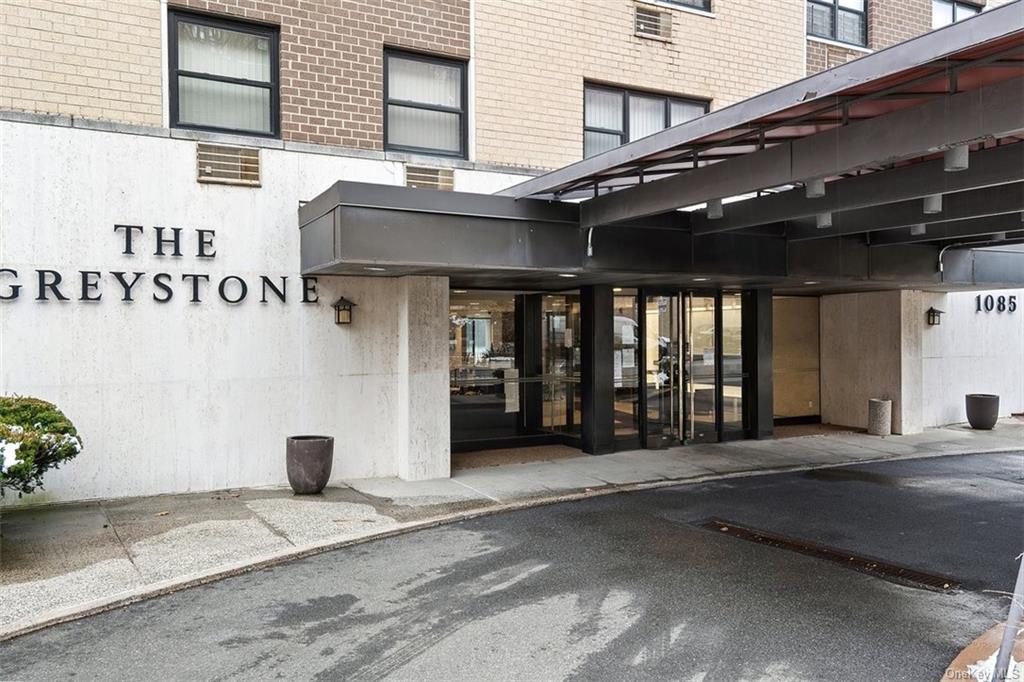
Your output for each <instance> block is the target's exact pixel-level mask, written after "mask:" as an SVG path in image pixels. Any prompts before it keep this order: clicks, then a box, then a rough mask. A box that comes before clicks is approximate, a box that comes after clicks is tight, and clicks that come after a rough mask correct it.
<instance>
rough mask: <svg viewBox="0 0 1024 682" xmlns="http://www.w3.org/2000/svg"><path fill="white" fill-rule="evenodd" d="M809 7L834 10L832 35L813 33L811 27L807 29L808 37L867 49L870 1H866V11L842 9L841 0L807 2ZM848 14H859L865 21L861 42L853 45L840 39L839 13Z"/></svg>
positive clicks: (808, 0) (811, 0)
mask: <svg viewBox="0 0 1024 682" xmlns="http://www.w3.org/2000/svg"><path fill="white" fill-rule="evenodd" d="M807 5H819V6H821V7H828V8H831V10H832V35H830V36H823V35H820V34H818V33H811V31H810V26H807V27H805V30H806V31H807V35H808V36H810V37H812V38H821V39H823V40H831V41H833V42H837V43H842V44H843V45H853V46H855V47H867V46H868V0H864V9H863V10H855V9H850V8H849V7H841V6H840V5H839V0H807ZM840 10H841V11H843V12H848V13H850V14H859V15H860V16H861V18H862V19H863V25H864V30H863V31H862V33H861V37H860V38H861V39H860V42H857V43H851V42H850V41H848V40H840V39H839V12H840Z"/></svg>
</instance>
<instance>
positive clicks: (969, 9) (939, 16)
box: [932, 0, 981, 28]
mask: <svg viewBox="0 0 1024 682" xmlns="http://www.w3.org/2000/svg"><path fill="white" fill-rule="evenodd" d="M979 12H981V8H980V7H978V6H977V5H972V4H970V3H966V2H953V1H952V0H932V28H942V27H943V26H949V25H950V24H952V23H954V22H957V21H963V20H964V19H969V18H970V17H973V16H974V15H975V14H978V13H979Z"/></svg>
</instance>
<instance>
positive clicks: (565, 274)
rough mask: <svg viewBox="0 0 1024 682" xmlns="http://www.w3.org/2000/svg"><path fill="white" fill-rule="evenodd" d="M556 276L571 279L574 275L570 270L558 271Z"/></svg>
mask: <svg viewBox="0 0 1024 682" xmlns="http://www.w3.org/2000/svg"><path fill="white" fill-rule="evenodd" d="M558 276H559V277H565V278H566V279H572V278H573V277H575V276H576V275H574V274H572V273H571V272H560V273H558Z"/></svg>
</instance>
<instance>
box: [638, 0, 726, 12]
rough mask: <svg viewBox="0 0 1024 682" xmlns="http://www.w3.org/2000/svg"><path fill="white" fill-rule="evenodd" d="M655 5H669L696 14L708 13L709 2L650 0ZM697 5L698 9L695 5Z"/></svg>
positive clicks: (709, 0) (708, 0)
mask: <svg viewBox="0 0 1024 682" xmlns="http://www.w3.org/2000/svg"><path fill="white" fill-rule="evenodd" d="M650 1H651V2H654V3H655V4H660V5H671V6H673V7H679V8H682V9H695V10H697V11H698V12H710V11H711V0H695V1H694V0H650ZM698 3H699V5H700V6H699V7H698V6H697V4H698Z"/></svg>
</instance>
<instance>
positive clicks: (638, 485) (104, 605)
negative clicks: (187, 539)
mask: <svg viewBox="0 0 1024 682" xmlns="http://www.w3.org/2000/svg"><path fill="white" fill-rule="evenodd" d="M1022 448H1024V444H1022V446H1021V447H1006V448H996V449H992V450H984V451H956V452H939V453H927V454H917V453H914V454H906V455H882V454H881V451H879V453H880V456H879V457H873V458H870V459H861V460H857V461H855V462H839V463H830V464H805V465H797V466H784V467H773V468H770V469H756V470H752V471H732V472H727V473H722V474H702V475H699V476H690V477H686V478H672V479H658V480H654V481H639V482H635V483H621V484H608V485H605V486H601V487H597V488H585V489H583V490H578V489H577V490H575V491H572V492H566V493H558V494H553V495H538V496H536V497H528V498H524V499H521V500H516V501H513V502H499V503H496V504H490V505H487V506H483V507H478V508H476V509H468V510H464V511H461V512H454V513H451V514H445V515H442V516H434V517H429V518H426V519H421V520H419V521H406V522H404V523H399V524H398V525H396V526H395V527H393V528H390V529H388V530H386V531H380V532H377V533H372V534H369V535H364V536H362V537H358V538H350V539H347V540H335V541H328V542H324V543H310V544H307V545H301V546H296V547H291V548H289V549H286V550H281V551H278V552H271V553H268V554H263V555H257V556H254V557H252V558H249V559H246V560H243V561H239V562H236V563H232V564H223V565H221V566H219V567H217V568H215V569H212V570H209V571H201V572H197V573H191V574H186V575H184V576H179V577H176V578H168V579H166V580H161V581H158V582H155V583H150V584H148V585H144V586H142V587H138V588H135V589H133V590H128V591H125V592H120V593H118V594H115V595H112V596H109V597H101V598H99V599H95V600H93V601H89V602H83V603H79V604H75V605H74V606H69V607H64V608H60V609H51V610H49V611H47V612H45V613H43V614H40V615H39V616H36V617H32V618H23V619H21V620H17V621H14V622H13V623H10V624H9V625H6V626H3V627H0V642H4V641H7V640H11V639H14V638H16V637H21V636H22V635H27V634H30V633H33V632H37V631H39V630H42V629H45V628H48V627H51V626H54V625H60V624H62V623H68V622H71V621H75V620H79V619H82V618H87V617H89V616H94V615H98V614H100V613H105V612H107V611H113V610H115V609H119V608H123V607H125V606H129V605H131V604H135V603H137V602H141V601H145V600H147V599H153V598H156V597H161V596H164V595H168V594H172V593H174V592H178V591H181V590H185V589H188V588H190V587H198V586H200V585H206V584H209V583H213V582H217V581H220V580H224V579H226V578H231V577H234V576H238V575H243V574H246V573H253V572H256V571H259V570H262V569H265V568H271V567H273V566H278V565H281V564H284V563H288V562H290V561H296V560H298V559H305V558H308V557H312V556H316V555H319V554H324V553H326V552H330V551H333V550H336V549H342V548H345V547H351V546H353V545H359V544H363V543H367V542H373V541H375V540H383V539H386V538H391V537H395V536H399V535H405V534H407V533H412V532H414V531H417V530H425V529H428V528H436V527H438V526H444V525H449V524H452V523H457V522H459V521H467V520H470V519H477V518H482V517H486V516H493V515H496V514H502V513H506V512H512V511H522V510H525V509H533V508H536V507H545V506H550V505H553V504H560V503H563V502H577V501H580V500H585V499H589V498H592V497H601V496H605V495H614V494H618V493H628V492H637V491H642V490H656V489H658V488H671V487H675V486H679V485H689V484H698V483H706V482H710V481H721V480H728V479H733V478H748V477H752V476H768V475H772V474H782V473H795V472H801V471H812V470H815V469H832V468H836V467H843V466H855V465H858V464H870V463H876V462H888V461H900V460H911V459H933V458H938V457H956V456H962V455H989V454H999V453H1004V452H1018V451H1020V450H1021V449H1022Z"/></svg>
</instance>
